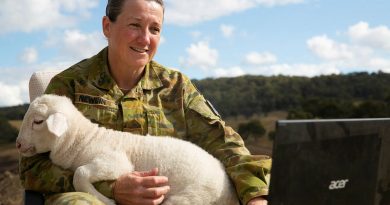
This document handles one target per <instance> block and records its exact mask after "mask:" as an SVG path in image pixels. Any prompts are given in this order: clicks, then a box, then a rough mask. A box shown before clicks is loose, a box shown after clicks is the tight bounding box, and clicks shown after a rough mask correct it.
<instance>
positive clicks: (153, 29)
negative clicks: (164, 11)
mask: <svg viewBox="0 0 390 205" xmlns="http://www.w3.org/2000/svg"><path fill="white" fill-rule="evenodd" d="M151 30H152V31H151V32H152V33H153V34H158V33H160V30H161V29H160V28H158V27H154V28H152V29H151Z"/></svg>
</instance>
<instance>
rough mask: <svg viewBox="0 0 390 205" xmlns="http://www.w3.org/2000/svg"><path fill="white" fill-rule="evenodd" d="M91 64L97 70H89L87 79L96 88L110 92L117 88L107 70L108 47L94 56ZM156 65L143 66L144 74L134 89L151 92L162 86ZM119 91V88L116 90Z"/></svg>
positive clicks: (152, 63)
mask: <svg viewBox="0 0 390 205" xmlns="http://www.w3.org/2000/svg"><path fill="white" fill-rule="evenodd" d="M92 58H93V59H91V60H92V61H94V62H93V63H96V64H97V65H96V66H98V67H99V69H90V70H91V72H90V74H89V75H88V79H89V80H90V81H91V82H93V84H95V85H96V86H97V87H99V88H101V89H104V90H111V89H114V87H117V88H118V86H117V84H116V82H115V81H114V79H113V78H112V77H111V74H110V71H109V69H108V47H106V48H104V49H103V50H102V51H100V52H99V53H98V54H97V55H96V56H94V57H92ZM156 66H157V64H156V63H155V62H153V61H151V62H149V63H148V64H147V65H146V66H145V72H144V74H143V76H142V77H141V79H140V81H139V82H138V83H137V85H136V86H135V87H134V88H135V89H144V90H153V89H156V88H159V87H162V86H163V83H162V81H161V79H160V77H159V75H158V73H157V71H156V68H157V67H156ZM118 89H119V88H118Z"/></svg>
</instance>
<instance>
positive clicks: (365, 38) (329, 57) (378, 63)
mask: <svg viewBox="0 0 390 205" xmlns="http://www.w3.org/2000/svg"><path fill="white" fill-rule="evenodd" d="M346 37H348V39H347V42H338V41H336V40H334V39H331V38H329V37H327V36H326V35H321V36H315V37H312V38H310V39H309V40H308V41H307V46H308V48H309V49H310V50H311V51H312V52H313V53H314V54H315V55H317V56H318V57H320V58H321V59H322V60H324V62H325V63H332V64H333V65H335V66H337V67H338V68H339V70H340V71H342V72H351V71H359V69H360V70H362V71H368V72H375V71H379V70H381V71H384V72H389V71H390V60H389V59H388V58H384V57H382V56H383V52H382V51H383V50H389V51H390V40H389V39H390V30H389V29H388V28H387V27H385V26H378V27H374V28H370V26H369V24H368V23H365V22H359V23H357V24H354V25H352V26H350V27H349V28H348V31H347V32H346Z"/></svg>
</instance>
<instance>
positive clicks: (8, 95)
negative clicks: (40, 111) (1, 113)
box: [0, 81, 28, 107]
mask: <svg viewBox="0 0 390 205" xmlns="http://www.w3.org/2000/svg"><path fill="white" fill-rule="evenodd" d="M0 87H1V92H0V107H3V106H13V105H20V104H23V103H26V102H28V96H27V93H28V89H27V88H28V81H22V82H20V83H19V84H17V85H10V84H6V83H4V82H1V81H0Z"/></svg>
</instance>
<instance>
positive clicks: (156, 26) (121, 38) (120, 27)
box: [103, 0, 164, 68]
mask: <svg viewBox="0 0 390 205" xmlns="http://www.w3.org/2000/svg"><path fill="white" fill-rule="evenodd" d="M163 15H164V14H163V8H162V7H161V5H160V4H158V3H156V2H154V1H147V0H127V1H125V2H124V4H123V7H122V11H121V13H120V14H119V15H118V17H117V19H116V21H115V22H111V21H110V20H109V18H108V17H104V18H103V32H104V35H105V36H106V38H107V39H108V45H109V56H110V57H112V58H111V59H110V60H115V61H116V62H115V64H117V63H121V64H124V65H125V66H128V67H130V68H141V67H142V68H143V67H144V66H145V65H146V64H147V63H148V62H149V61H150V60H151V59H152V58H153V56H154V55H155V54H156V51H157V47H158V44H159V42H160V32H161V29H162V23H163ZM110 64H111V63H110Z"/></svg>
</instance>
